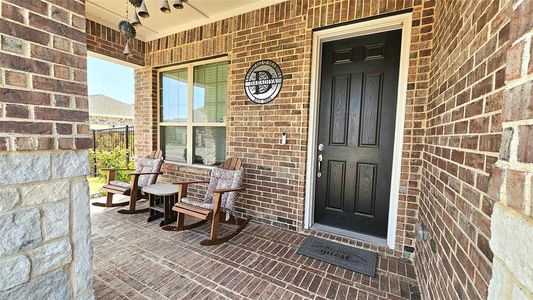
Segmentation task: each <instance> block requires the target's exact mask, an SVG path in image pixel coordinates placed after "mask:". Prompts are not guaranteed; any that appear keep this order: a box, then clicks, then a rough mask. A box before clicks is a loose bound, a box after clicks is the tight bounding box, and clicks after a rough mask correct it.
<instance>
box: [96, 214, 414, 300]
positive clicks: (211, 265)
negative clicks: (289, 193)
mask: <svg viewBox="0 0 533 300" xmlns="http://www.w3.org/2000/svg"><path fill="white" fill-rule="evenodd" d="M91 210H92V213H91V219H92V236H93V251H94V275H95V277H94V290H95V295H96V298H97V299H224V298H229V299H248V298H250V299H276V300H279V299H308V298H311V299H322V298H328V299H410V291H411V289H414V290H417V289H416V287H414V285H416V279H415V274H414V269H413V267H412V266H411V264H409V263H408V262H407V263H406V262H405V261H403V260H400V259H397V258H391V257H387V258H385V257H383V256H381V255H380V257H379V262H378V270H377V275H376V278H371V277H368V276H364V275H361V274H358V273H354V272H351V271H348V270H345V269H341V268H338V267H336V266H334V265H330V264H328V263H324V262H320V261H317V260H314V259H311V258H307V257H304V256H301V255H298V254H296V251H297V250H298V247H299V245H300V244H301V243H302V242H303V240H304V239H305V237H306V236H305V235H303V234H300V233H296V232H292V231H286V230H282V229H278V228H276V227H271V226H267V225H259V224H254V223H251V224H250V225H249V226H248V227H247V228H246V229H245V231H243V232H242V233H241V234H239V235H238V236H237V237H235V238H234V239H233V240H231V241H229V242H227V243H225V244H223V245H219V246H213V247H202V246H200V245H199V244H198V243H199V241H200V240H202V239H204V238H205V237H206V236H207V234H208V227H207V226H206V225H204V226H202V227H199V228H198V229H196V230H194V231H187V232H179V233H177V232H166V231H162V230H161V229H160V228H159V226H158V223H159V221H157V222H152V223H149V224H147V223H146V218H147V214H139V215H121V214H118V213H116V211H117V210H118V209H115V208H108V209H101V208H96V207H91Z"/></svg>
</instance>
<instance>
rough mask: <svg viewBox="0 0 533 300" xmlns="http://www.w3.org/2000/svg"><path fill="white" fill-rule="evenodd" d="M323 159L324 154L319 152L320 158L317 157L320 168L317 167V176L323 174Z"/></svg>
mask: <svg viewBox="0 0 533 300" xmlns="http://www.w3.org/2000/svg"><path fill="white" fill-rule="evenodd" d="M323 159H324V157H323V156H322V154H319V155H318V159H317V160H318V168H317V173H316V176H317V177H320V176H322V172H321V170H322V160H323Z"/></svg>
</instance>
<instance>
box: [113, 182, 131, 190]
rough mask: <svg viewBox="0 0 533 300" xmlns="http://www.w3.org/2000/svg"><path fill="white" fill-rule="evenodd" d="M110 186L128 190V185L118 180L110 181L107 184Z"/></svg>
mask: <svg viewBox="0 0 533 300" xmlns="http://www.w3.org/2000/svg"><path fill="white" fill-rule="evenodd" d="M109 184H110V185H115V186H119V187H122V188H128V189H129V188H130V184H129V183H128V182H122V181H118V180H112V181H110V182H109Z"/></svg>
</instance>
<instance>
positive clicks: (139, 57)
mask: <svg viewBox="0 0 533 300" xmlns="http://www.w3.org/2000/svg"><path fill="white" fill-rule="evenodd" d="M86 22H87V24H86V28H87V29H86V33H87V50H89V51H91V52H94V53H98V54H101V55H104V56H107V57H112V58H115V59H118V60H122V61H126V62H129V63H132V64H135V65H139V66H144V57H145V53H146V43H145V42H143V41H141V40H138V39H132V40H131V41H130V49H131V51H130V53H131V54H130V55H128V56H125V55H123V54H122V53H123V52H124V47H125V45H126V38H125V37H124V36H123V35H122V34H120V32H118V31H117V30H115V29H114V28H109V27H107V26H104V25H102V24H98V23H96V22H94V21H91V20H89V19H87V20H86ZM117 26H118V24H117Z"/></svg>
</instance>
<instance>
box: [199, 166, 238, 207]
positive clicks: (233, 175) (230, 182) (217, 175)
mask: <svg viewBox="0 0 533 300" xmlns="http://www.w3.org/2000/svg"><path fill="white" fill-rule="evenodd" d="M243 177H244V170H226V169H221V168H215V169H213V171H211V179H210V180H209V185H208V186H207V193H206V194H205V198H204V201H205V202H209V203H213V191H214V190H219V189H229V188H238V187H241V183H242V178H243ZM236 199H237V192H229V193H224V194H222V201H221V206H222V207H223V208H224V209H225V210H226V211H228V212H233V211H234V210H235V200H236Z"/></svg>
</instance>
